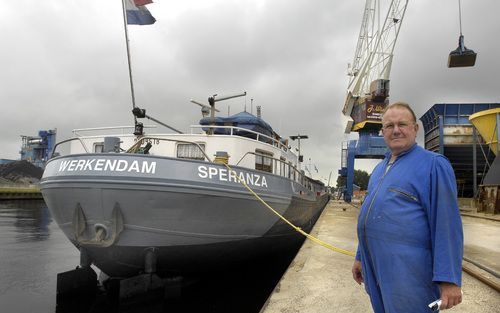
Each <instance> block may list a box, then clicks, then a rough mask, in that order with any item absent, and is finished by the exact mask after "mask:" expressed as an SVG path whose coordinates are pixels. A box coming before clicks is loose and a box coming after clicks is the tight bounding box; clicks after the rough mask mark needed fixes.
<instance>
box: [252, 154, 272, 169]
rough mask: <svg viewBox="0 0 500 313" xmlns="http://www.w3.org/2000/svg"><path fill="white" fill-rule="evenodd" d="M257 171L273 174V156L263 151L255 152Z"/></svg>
mask: <svg viewBox="0 0 500 313" xmlns="http://www.w3.org/2000/svg"><path fill="white" fill-rule="evenodd" d="M255 169H256V170H260V171H264V172H269V173H272V172H273V154H272V153H270V152H267V151H263V150H255Z"/></svg>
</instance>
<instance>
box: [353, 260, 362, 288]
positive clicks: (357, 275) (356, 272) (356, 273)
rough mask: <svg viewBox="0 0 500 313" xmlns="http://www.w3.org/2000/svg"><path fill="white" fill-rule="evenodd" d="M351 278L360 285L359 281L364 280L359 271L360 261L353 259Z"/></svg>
mask: <svg viewBox="0 0 500 313" xmlns="http://www.w3.org/2000/svg"><path fill="white" fill-rule="evenodd" d="M352 278H354V280H355V281H356V282H357V283H358V284H359V285H361V283H363V282H364V280H363V274H362V273H361V262H360V261H357V260H355V261H354V264H353V265H352Z"/></svg>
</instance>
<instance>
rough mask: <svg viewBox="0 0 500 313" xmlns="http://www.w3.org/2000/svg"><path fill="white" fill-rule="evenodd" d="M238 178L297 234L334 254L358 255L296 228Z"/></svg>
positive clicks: (227, 166) (242, 181)
mask: <svg viewBox="0 0 500 313" xmlns="http://www.w3.org/2000/svg"><path fill="white" fill-rule="evenodd" d="M223 164H224V165H225V166H226V168H227V169H228V170H229V172H235V171H234V170H233V169H232V168H231V167H230V166H229V165H228V164H227V163H225V162H223ZM235 176H236V178H237V179H238V182H239V183H240V184H242V185H243V186H245V188H246V189H247V190H248V191H249V192H250V193H251V194H252V195H253V196H254V197H255V198H256V199H257V200H259V201H260V202H261V203H262V204H264V206H266V207H267V208H268V209H269V210H270V211H271V212H273V213H274V214H275V215H276V216H278V217H279V218H280V219H281V220H283V221H284V222H285V223H287V224H288V225H290V227H292V228H293V229H294V230H296V231H297V232H299V233H300V234H302V235H304V236H305V237H306V238H307V239H309V240H311V241H313V242H315V243H317V244H319V245H320V246H323V247H325V248H327V249H330V250H332V251H334V252H338V253H341V254H345V255H348V256H352V257H354V256H356V253H355V252H353V251H349V250H345V249H342V248H337V247H335V246H333V245H331V244H329V243H327V242H325V241H323V240H321V239H319V238H316V237H314V236H313V235H311V234H308V233H306V232H305V231H303V230H302V228H300V227H298V226H295V225H294V224H293V223H292V222H290V221H289V220H287V219H286V218H285V217H284V216H283V215H281V214H280V213H278V212H277V211H276V210H275V209H273V208H272V207H271V206H270V205H269V204H268V203H267V202H266V201H264V199H262V198H261V197H260V196H259V195H258V194H257V193H256V192H255V191H253V190H252V188H250V186H248V184H247V183H246V182H245V180H243V179H241V178H240V177H239V176H238V175H235Z"/></svg>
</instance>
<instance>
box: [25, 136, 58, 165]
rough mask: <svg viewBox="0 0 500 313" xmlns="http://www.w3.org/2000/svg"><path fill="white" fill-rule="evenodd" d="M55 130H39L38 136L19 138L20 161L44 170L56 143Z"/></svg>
mask: <svg viewBox="0 0 500 313" xmlns="http://www.w3.org/2000/svg"><path fill="white" fill-rule="evenodd" d="M56 133H57V130H56V129H51V130H40V131H39V132H38V136H21V139H22V145H21V151H20V152H19V153H20V154H21V160H26V161H28V162H30V163H32V164H34V165H36V166H38V167H41V168H44V167H45V163H46V162H47V160H48V159H49V157H50V153H51V152H52V149H53V148H54V145H55V142H56Z"/></svg>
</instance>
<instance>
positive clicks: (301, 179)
mask: <svg viewBox="0 0 500 313" xmlns="http://www.w3.org/2000/svg"><path fill="white" fill-rule="evenodd" d="M249 155H253V156H259V157H262V158H263V159H270V160H271V161H272V167H271V171H267V172H270V173H273V174H275V175H278V176H282V177H287V178H289V179H291V180H294V181H296V182H298V183H300V184H302V185H306V182H305V176H304V174H303V173H302V171H300V170H299V169H298V168H297V167H295V166H294V165H292V164H290V163H287V162H286V160H281V159H277V158H274V157H272V156H270V155H268V154H263V153H258V152H252V151H248V152H247V153H245V154H244V155H243V156H242V157H241V158H240V159H239V161H238V162H236V164H235V165H236V166H238V165H239V164H240V163H241V162H242V161H243V159H245V158H246V157H247V156H249ZM278 165H279V166H278ZM264 171H265V172H266V170H264Z"/></svg>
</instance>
